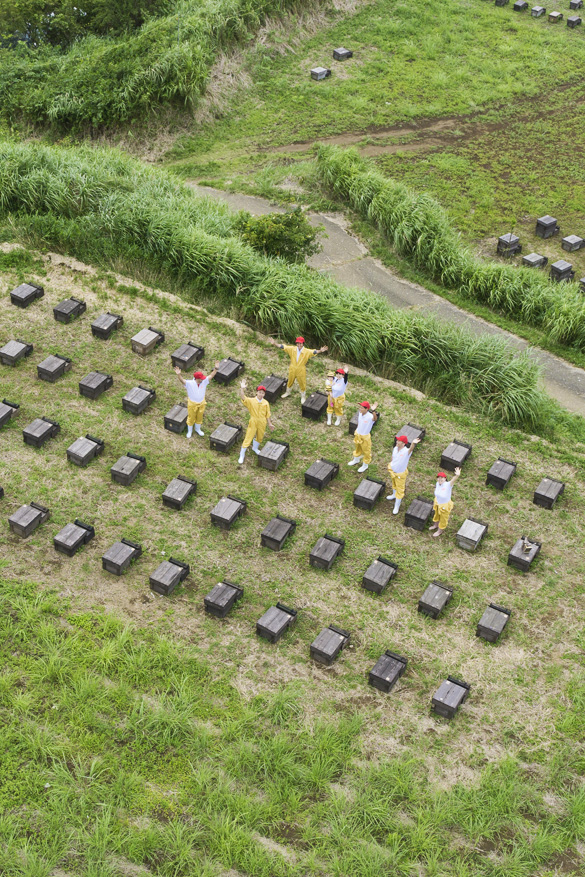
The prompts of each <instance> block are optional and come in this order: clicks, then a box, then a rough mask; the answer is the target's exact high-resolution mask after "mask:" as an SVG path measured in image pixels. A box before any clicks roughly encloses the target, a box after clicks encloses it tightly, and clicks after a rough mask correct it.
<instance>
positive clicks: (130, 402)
mask: <svg viewBox="0 0 585 877" xmlns="http://www.w3.org/2000/svg"><path fill="white" fill-rule="evenodd" d="M155 398H156V390H153V389H151V388H150V387H143V386H138V387H133V388H132V389H131V390H130V391H129V392H128V393H126V395H125V396H124V398H123V399H122V408H123V409H124V411H127V412H128V413H129V414H134V415H138V414H142V412H143V411H145V410H146V409H147V408H148V406H149V405H150V404H151V402H153V400H154V399H155Z"/></svg>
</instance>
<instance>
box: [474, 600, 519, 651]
mask: <svg viewBox="0 0 585 877" xmlns="http://www.w3.org/2000/svg"><path fill="white" fill-rule="evenodd" d="M511 614H512V613H511V612H510V610H509V609H504V608H503V607H502V606H496V604H495V603H490V605H489V606H488V607H487V609H486V610H485V612H484V613H483V615H482V616H481V618H480V619H479V621H478V623H477V630H476V631H475V635H476V636H480V637H482V639H487V641H488V642H490V643H495V642H496V641H497V640H498V639H499V638H500V635H501V634H502V633H503V630H504V628H505V626H506V625H507V623H508V621H509V620H510V615H511Z"/></svg>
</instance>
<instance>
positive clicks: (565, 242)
mask: <svg viewBox="0 0 585 877" xmlns="http://www.w3.org/2000/svg"><path fill="white" fill-rule="evenodd" d="M555 14H556V15H561V13H560V12H558V13H554V12H551V15H555ZM562 17H563V16H562V15H561V18H562ZM549 21H550V15H549ZM561 247H562V248H563V250H566V251H567V252H568V253H574V252H575V250H580V249H581V248H582V247H585V240H584V239H583V238H580V237H579V235H576V234H569V235H567V237H564V238H563V239H562V241H561Z"/></svg>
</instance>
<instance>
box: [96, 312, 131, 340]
mask: <svg viewBox="0 0 585 877" xmlns="http://www.w3.org/2000/svg"><path fill="white" fill-rule="evenodd" d="M123 322H124V317H121V316H120V314H111V313H110V312H109V311H108V312H107V314H100V316H99V317H97V319H95V320H94V321H93V323H92V324H91V334H92V335H95V337H96V338H103V340H104V341H107V340H108V338H109V337H110V336H111V335H112V333H113V332H115V331H116V329H119V328H120V326H121V325H122V323H123Z"/></svg>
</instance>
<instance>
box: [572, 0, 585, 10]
mask: <svg viewBox="0 0 585 877" xmlns="http://www.w3.org/2000/svg"><path fill="white" fill-rule="evenodd" d="M582 8H583V0H570V2H569V9H582Z"/></svg>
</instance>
